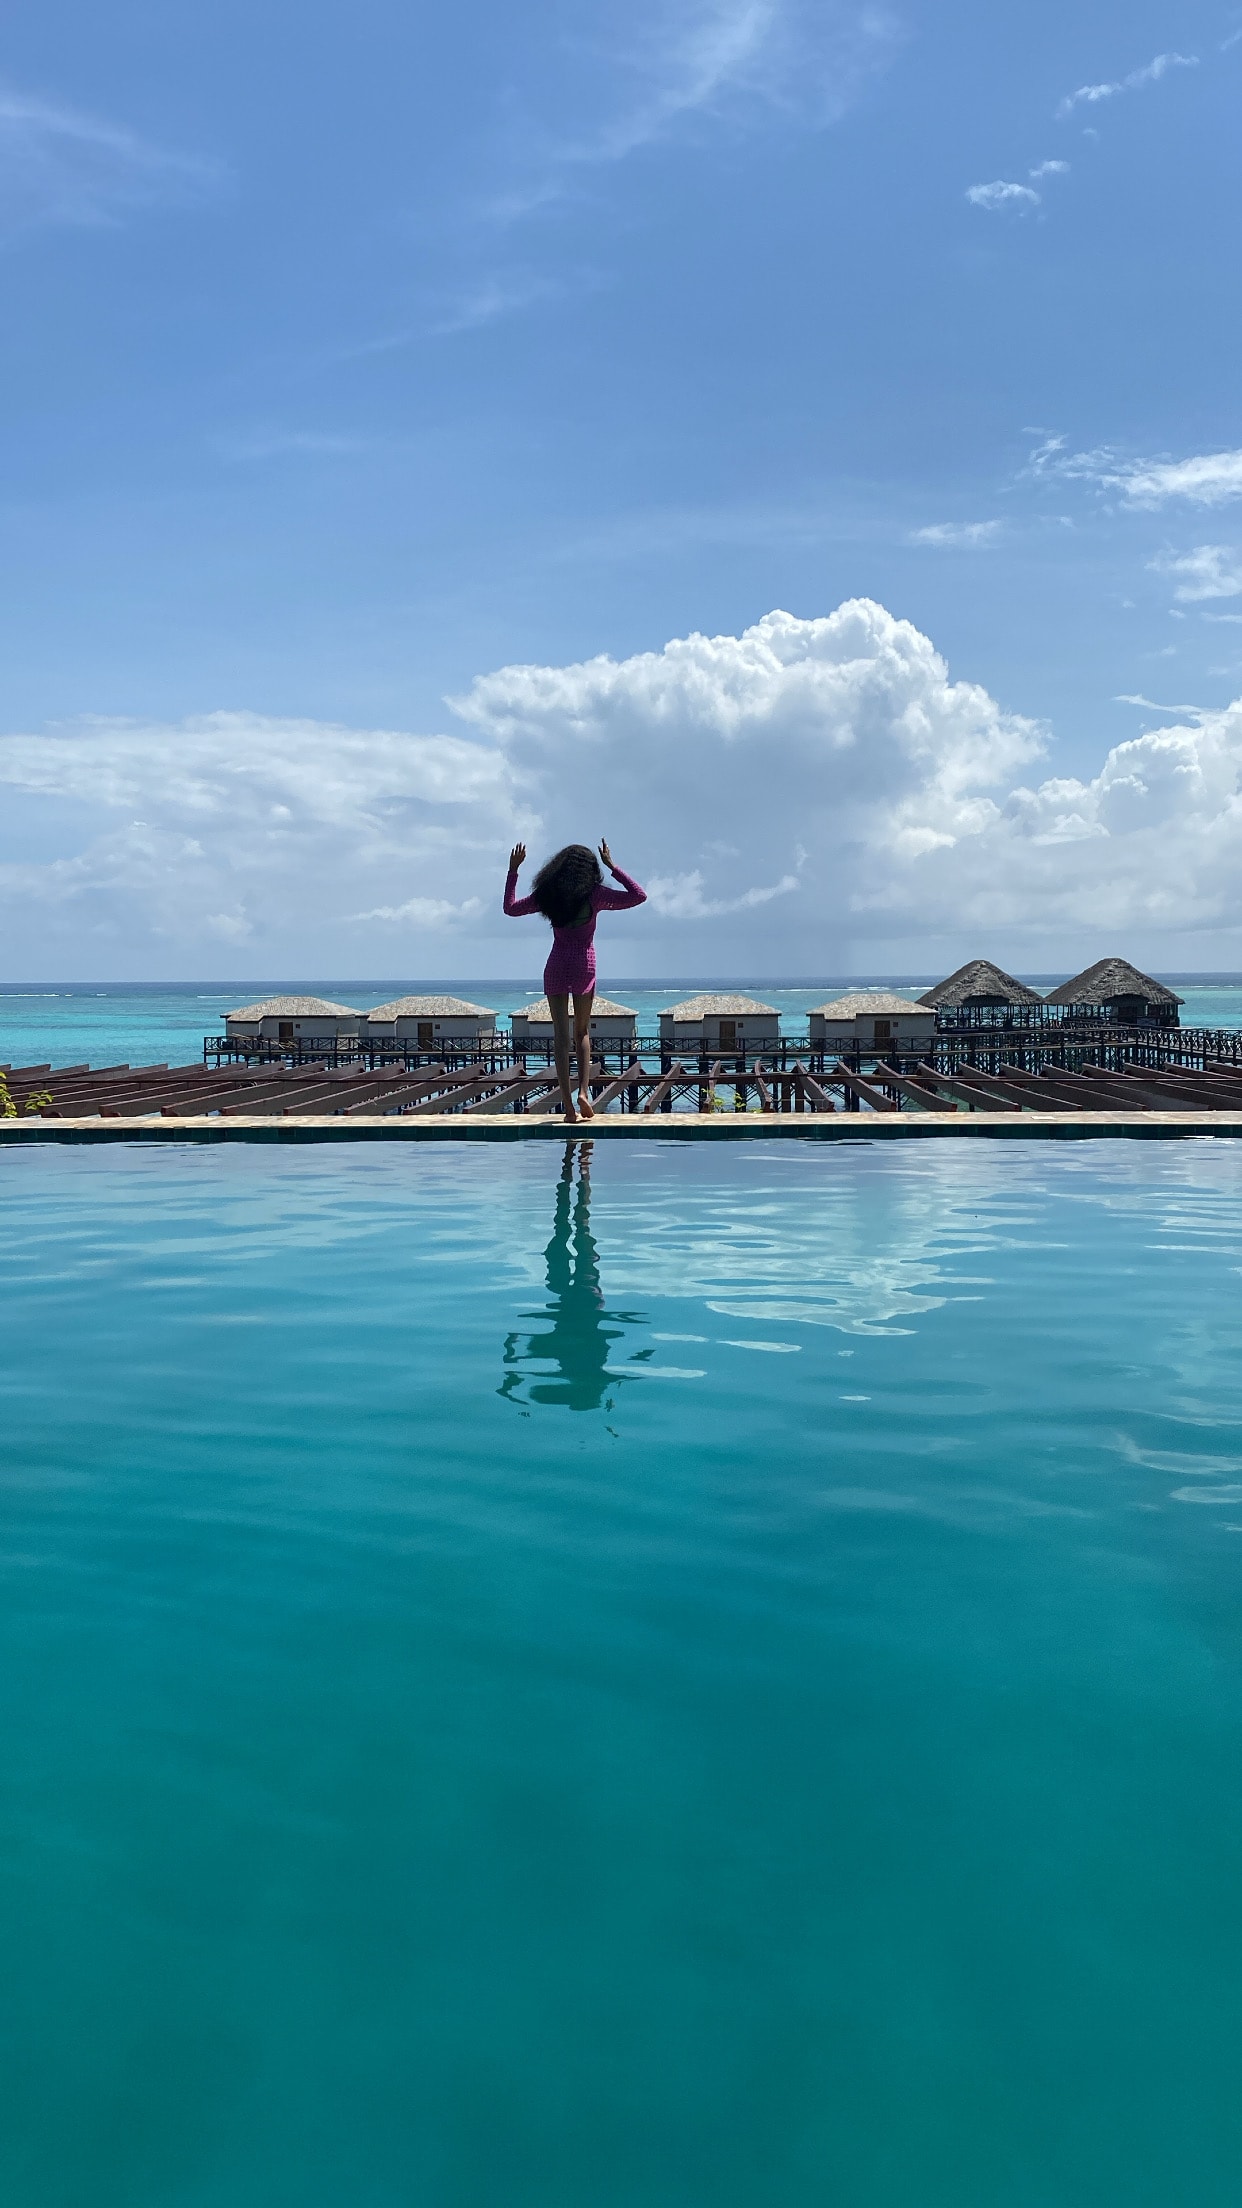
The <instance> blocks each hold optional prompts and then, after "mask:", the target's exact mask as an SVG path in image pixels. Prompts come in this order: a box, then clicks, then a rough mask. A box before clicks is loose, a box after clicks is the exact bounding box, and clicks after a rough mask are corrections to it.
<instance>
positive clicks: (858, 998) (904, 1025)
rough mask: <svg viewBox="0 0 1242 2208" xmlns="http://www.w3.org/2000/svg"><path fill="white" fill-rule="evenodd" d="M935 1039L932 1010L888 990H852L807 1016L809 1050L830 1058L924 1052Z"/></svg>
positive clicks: (934, 1015) (818, 1007)
mask: <svg viewBox="0 0 1242 2208" xmlns="http://www.w3.org/2000/svg"><path fill="white" fill-rule="evenodd" d="M935 1039H936V1014H935V1011H934V1009H933V1007H932V1006H930V1005H926V1004H918V1003H917V1002H916V1001H915V999H914V998H913V997H899V996H896V995H894V994H893V992H892V991H890V990H887V989H854V990H851V991H850V992H849V993H848V994H847V995H846V996H843V997H833V998H830V1000H829V1001H828V1003H827V1004H820V1005H816V1007H815V1009H814V1011H813V1012H812V1013H811V1015H810V1034H809V1038H808V1040H809V1043H810V1047H811V1049H812V1050H822V1051H824V1052H825V1053H827V1054H828V1055H829V1056H836V1057H844V1056H847V1055H848V1054H849V1053H850V1052H851V1051H867V1052H871V1053H874V1054H875V1055H877V1056H879V1057H883V1055H884V1053H885V1051H888V1050H899V1051H901V1052H902V1053H903V1054H906V1053H908V1052H911V1051H927V1050H930V1049H931V1047H932V1045H933V1043H934V1042H935Z"/></svg>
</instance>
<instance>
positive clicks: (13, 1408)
mask: <svg viewBox="0 0 1242 2208" xmlns="http://www.w3.org/2000/svg"><path fill="white" fill-rule="evenodd" d="M58 1001H60V1000H58ZM104 1001H108V1000H104ZM166 1002H167V1000H166ZM57 1016H58V1017H64V1015H63V1014H61V1015H57ZM109 1016H111V1017H114V1018H115V1017H117V1015H116V1014H115V1013H114V1014H111V1015H109ZM159 1016H160V1017H162V1018H164V1019H165V1020H166V1021H167V1020H168V1019H169V1013H168V1011H167V1009H163V1010H162V1011H161V1012H160V1014H159ZM167 1031H168V1030H167V1029H166V1030H165V1032H167ZM117 1032H118V1031H117V1030H113V1033H114V1034H115V1033H117ZM133 1032H135V1031H134V1030H131V1033H133ZM45 1034H46V1035H48V1037H49V1039H50V1030H48V1031H45ZM110 1047H115V1046H110ZM130 1054H134V1055H136V1054H137V1052H136V1050H135V1049H134V1046H132V1045H131V1046H130ZM80 1055H83V1056H85V1055H88V1053H87V1052H86V1051H85V1050H82V1051H81V1052H80ZM0 1203H2V1206H3V1212H2V1216H3V1219H4V1286H3V1298H4V1325H3V1328H2V1329H0V1391H2V1400H3V1420H4V1462H3V1474H2V1479H0V1498H2V1505H3V1523H2V1526H0V1573H2V1575H3V1602H2V1603H0V1646H2V1657H3V1676H4V1679H5V1688H6V1691H5V1696H4V1701H3V1713H2V1716H0V1744H2V1767H3V1771H4V1787H3V1792H2V1795H0V1873H2V1875H0V1945H2V1948H3V1953H4V1957H5V1962H4V2002H3V2012H4V2039H5V2074H6V2094H5V2102H6V2113H5V2123H4V2132H5V2144H4V2167H5V2176H4V2181H3V2192H4V2197H5V2199H6V2200H7V2201H12V2202H13V2203H14V2204H15V2208H36V2204H37V2208H81V2204H83V2203H87V2202H89V2203H90V2204H91V2208H341V2204H342V2203H346V2202H347V2203H349V2204H350V2208H396V2204H405V2203H414V2202H417V2203H419V2204H420V2208H502V2204H503V2208H584V2204H586V2203H590V2204H591V2208H633V2204H634V2203H636V2202H640V2201H641V2202H642V2203H643V2204H644V2208H755V2204H756V2203H760V2202H763V2203H767V2202H773V2203H776V2202H779V2203H781V2204H782V2208H785V2204H788V2208H818V2204H819V2203H822V2202H825V2201H829V2202H837V2201H839V2202H842V2203H851V2204H853V2203H860V2204H862V2203H865V2204H866V2208H911V2204H914V2203H917V2208H962V2204H963V2203H965V2202H972V2203H973V2202H979V2203H985V2202H986V2203H992V2202H995V2203H998V2204H999V2203H1004V2208H1047V2204H1048V2203H1050V2202H1056V2203H1057V2208H1102V2204H1110V2208H1112V2204H1115V2208H1123V2204H1124V2208H1167V2204H1168V2203H1169V2202H1172V2201H1175V2200H1176V2201H1183V2200H1184V2201H1193V2202H1194V2203H1195V2208H1234V2203H1235V2202H1236V2198H1237V2173H1238V2169H1239V2166H1240V2161H1242V2098H1240V2096H1239V2094H1238V2091H1237V2077H1236V2068H1237V2064H1236V2049H1237V2045H1238V2037H1239V2028H1240V2026H1242V1904H1240V1902H1239V1884H1238V1878H1237V1833H1238V1831H1239V1829H1240V1827H1242V1758H1240V1757H1239V1754H1238V1741H1239V1732H1240V1730H1242V1631H1240V1628H1239V1617H1240V1615H1242V1608H1240V1605H1239V1584H1238V1583H1239V1574H1240V1572H1242V1538H1240V1537H1242V1297H1240V1294H1239V1279H1240V1276H1242V1147H1240V1146H1239V1145H1237V1144H1235V1143H1232V1142H1229V1141H1227V1140H1212V1141H1195V1140H1189V1141H1179V1142H1176V1143H1157V1142H1146V1143H1131V1144H1127V1143H1124V1142H1114V1141H1111V1140H1109V1141H1100V1142H1094V1143H1090V1144H1082V1145H1077V1144H1075V1145H1066V1144H1047V1143H1030V1144H1023V1143H1016V1142H1012V1141H1011V1142H1006V1143H1004V1144H1000V1143H997V1144H991V1143H988V1142H971V1143H969V1144H957V1143H943V1144H933V1145H926V1146H924V1145H918V1146H917V1148H916V1147H915V1146H912V1145H905V1144H903V1145H900V1146H897V1147H892V1146H882V1145H880V1144H878V1143H875V1142H874V1141H868V1140H866V1139H865V1137H860V1139H859V1140H858V1141H857V1142H856V1143H852V1144H850V1145H837V1144H833V1145H816V1144H814V1143H812V1142H798V1141H789V1142H784V1143H765V1142H763V1141H762V1140H760V1141H758V1142H755V1143H753V1144H747V1145H745V1146H736V1147H735V1146H727V1147H723V1148H722V1147H720V1146H713V1147H710V1148H708V1147H705V1146H698V1145H689V1146H687V1145H677V1144H674V1143H665V1142H661V1141H655V1142H653V1143H651V1144H643V1145H641V1146H639V1145H618V1144H606V1143H599V1144H596V1145H595V1146H594V1147H592V1145H590V1144H589V1143H583V1144H576V1145H575V1144H569V1145H567V1146H566V1147H565V1148H564V1149H562V1146H561V1145H559V1144H555V1145H552V1144H546V1143H540V1144H538V1145H523V1144H513V1145H502V1146H497V1147H492V1148H489V1149H487V1150H486V1151H480V1150H478V1149H467V1148H465V1147H464V1146H461V1147H459V1146H457V1145H454V1144H452V1143H441V1144H419V1145H416V1146H405V1145H402V1146H399V1147H391V1148H390V1147H388V1146H368V1147H366V1148H365V1149H357V1150H354V1149H348V1150H340V1149H334V1150H332V1151H328V1150H316V1149H314V1148H310V1149H306V1148H302V1149H299V1150H297V1151H296V1152H293V1151H288V1150H282V1149H280V1148H279V1147H272V1146H263V1147H256V1148H251V1147H250V1146H247V1145H236V1146H232V1145H229V1146H220V1147H219V1148H209V1149H203V1148H197V1147H194V1146H192V1145H185V1146H184V1147H182V1146H174V1147H172V1148H168V1147H165V1146H161V1147H160V1148H159V1149H158V1150H154V1149H150V1148H144V1147H143V1146H142V1145H141V1144H137V1143H135V1144H133V1145H124V1146H121V1147H118V1148H117V1149H114V1150H113V1149H110V1150H107V1151H94V1150H90V1151H85V1150H80V1149H76V1148H73V1147H71V1146H68V1145H66V1146H65V1147H63V1148H62V1147H59V1146H56V1145H41V1146H40V1147H39V1148H37V1149H33V1150H28V1151H18V1150H16V1149H0Z"/></svg>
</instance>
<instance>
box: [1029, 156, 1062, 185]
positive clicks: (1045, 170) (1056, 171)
mask: <svg viewBox="0 0 1242 2208" xmlns="http://www.w3.org/2000/svg"><path fill="white" fill-rule="evenodd" d="M1069 166H1070V165H1069V162H1068V161H1041V162H1040V163H1039V166H1038V168H1034V169H1028V170H1027V172H1026V173H1027V175H1028V176H1029V177H1030V180H1031V182H1032V184H1038V183H1039V182H1040V181H1041V180H1042V178H1044V177H1045V176H1068V175H1069Z"/></svg>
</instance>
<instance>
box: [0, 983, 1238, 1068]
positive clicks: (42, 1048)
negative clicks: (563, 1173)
mask: <svg viewBox="0 0 1242 2208" xmlns="http://www.w3.org/2000/svg"><path fill="white" fill-rule="evenodd" d="M938 978H939V977H938V976H937V975H935V974H924V975H922V976H921V977H920V976H918V975H909V974H904V975H897V976H892V975H888V976H884V975H881V976H879V977H877V976H876V975H874V974H872V975H868V974H862V975H856V976H855V977H854V978H853V979H852V980H846V981H822V982H817V983H814V984H812V985H807V986H803V987H799V988H793V987H791V986H790V985H789V984H788V983H786V982H753V983H752V982H747V983H745V984H743V985H741V986H744V987H745V988H746V989H747V990H748V991H749V992H750V993H751V994H752V995H755V996H758V997H760V998H761V999H762V1000H763V1002H764V1003H766V1004H774V1005H775V1006H776V1009H777V1011H778V1012H779V1013H780V1015H781V1025H782V1027H783V1028H784V1031H785V1033H786V1034H787V1035H790V1036H798V1035H805V1033H806V1015H807V1013H808V1011H809V1010H810V1008H811V1006H812V1005H814V1004H822V1003H823V1002H824V1000H825V998H826V997H830V996H836V995H837V994H838V993H839V992H840V991H841V990H843V989H847V988H850V989H863V988H871V989H874V988H877V987H884V988H899V989H901V990H903V991H906V990H908V991H910V992H911V993H913V994H914V995H917V994H918V992H919V991H920V990H922V989H926V988H929V987H930V986H931V984H932V982H933V981H935V980H937V979H938ZM725 986H727V985H726V984H724V983H721V982H719V981H717V982H714V983H713V982H701V981H688V982H680V983H678V984H676V985H675V986H674V985H668V986H665V987H661V988H655V987H652V986H651V985H650V984H648V983H646V982H629V981H618V980H615V979H613V978H611V977H610V976H609V975H607V974H605V975H604V976H603V978H602V980H601V982H600V987H601V989H603V990H605V991H606V992H607V993H608V994H609V995H611V996H614V997H617V998H619V999H620V1000H621V1002H622V1003H624V1004H629V1005H632V1006H633V1007H634V1010H635V1011H636V1012H637V1013H638V1019H639V1029H640V1032H642V1033H644V1034H654V1033H655V1032H656V1028H657V1025H658V1020H659V1015H660V1013H661V1012H662V1011H663V1009H664V1007H665V1006H666V1005H669V1004H675V1003H676V1002H677V1000H678V999H679V998H681V997H685V996H689V995H691V994H692V993H693V992H694V991H695V990H697V989H701V988H722V987H725ZM1038 986H1042V987H1046V988H1050V987H1051V986H1052V982H1051V978H1050V977H1048V976H1046V975H1045V976H1044V977H1043V978H1042V981H1041V982H1039V983H1038ZM1174 986H1175V987H1177V988H1178V990H1179V991H1180V993H1181V995H1182V996H1183V997H1184V999H1185V1002H1184V1004H1183V1007H1182V1021H1183V1024H1184V1025H1185V1026H1186V1027H1217V1028H1219V1027H1242V983H1240V982H1238V980H1237V979H1236V978H1233V977H1231V978H1227V979H1221V980H1216V981H1213V982H1211V983H1204V982H1201V981H1194V982H1177V983H1175V984H1174ZM294 987H296V988H298V989H299V990H303V991H306V992H307V993H309V994H312V995H314V996H322V997H329V998H331V999H333V1000H334V1001H335V1002H338V1003H344V1004H350V1005H355V1006H356V1007H357V1008H358V1010H359V1011H368V1010H369V1009H370V1007H371V1006H372V1005H373V1004H382V1003H384V1002H386V1001H387V999H389V998H390V997H393V996H397V995H399V994H401V993H402V992H403V991H406V990H412V989H416V988H417V989H431V990H448V991H450V992H451V993H452V994H454V995H457V996H465V997H469V998H471V999H472V1000H473V1002H474V1003H476V1004H486V1005H489V1006H490V1007H491V1008H492V1009H493V1011H495V1012H497V1013H498V1014H499V1015H500V1017H501V1021H502V1024H503V1023H505V1022H507V1020H508V1018H509V1015H510V1013H512V1012H514V1011H517V1010H519V1009H520V1008H521V1007H522V1006H524V1005H527V1004H529V1003H530V1001H531V999H532V997H536V996H538V995H539V992H540V987H541V984H539V983H538V981H537V980H533V981H532V983H531V985H530V986H529V987H525V986H523V985H522V984H521V983H518V982H513V981H448V982H437V981H430V982H429V981H422V982H410V981H406V982H396V981H310V982H305V981H304V982H299V983H290V982H289V981H287V980H286V981H282V982H273V983H270V984H268V983H264V982H256V981H249V982H227V983H226V982H221V983H209V982H201V983H197V984H189V985H187V986H185V987H174V986H173V985H171V984H168V985H165V984H162V983H154V982H132V983H116V982H113V983H110V984H104V983H100V984H98V985H94V984H79V985H77V986H72V987H71V986H70V985H69V984H68V983H59V984H52V983H50V982H49V983H47V984H44V985H40V984H39V983H37V982H25V983H0V1065H6V1064H7V1065H12V1066H21V1065H41V1064H44V1063H50V1064H52V1065H57V1066H65V1065H78V1064H81V1063H83V1062H85V1063H87V1064H89V1065H94V1066H103V1065H117V1064H120V1063H125V1064H127V1065H135V1066H136V1065H151V1064H166V1065H183V1064H187V1063H188V1062H189V1061H190V1060H191V1059H196V1058H198V1057H199V1056H200V1055H201V1052H202V1047H203V1037H204V1036H205V1035H208V1034H212V1035H214V1034H218V1033H219V1032H220V1030H221V1028H222V1027H223V1024H224V1016H225V1013H226V1012H228V1011H230V1010H231V1009H232V1008H233V1006H235V1005H239V1004H251V1003H253V1002H254V1000H255V999H256V998H257V997H263V996H267V995H269V994H271V993H272V992H273V991H276V990H286V989H290V988H294Z"/></svg>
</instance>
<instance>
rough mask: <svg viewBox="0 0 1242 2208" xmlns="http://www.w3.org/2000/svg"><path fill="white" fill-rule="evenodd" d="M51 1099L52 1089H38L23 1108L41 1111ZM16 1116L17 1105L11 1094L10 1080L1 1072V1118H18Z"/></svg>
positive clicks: (30, 1110)
mask: <svg viewBox="0 0 1242 2208" xmlns="http://www.w3.org/2000/svg"><path fill="white" fill-rule="evenodd" d="M51 1101H52V1092H51V1090H50V1089H38V1090H35V1091H34V1092H33V1093H32V1094H31V1095H30V1096H28V1097H27V1098H26V1101H25V1103H24V1104H23V1106H22V1110H23V1111H25V1112H41V1111H44V1110H46V1108H47V1106H48V1105H49V1104H50V1103H51ZM16 1117H17V1106H16V1104H15V1103H14V1102H13V1099H12V1097H11V1096H10V1094H9V1084H8V1081H7V1079H6V1077H5V1075H4V1074H3V1073H0V1119H16Z"/></svg>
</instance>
